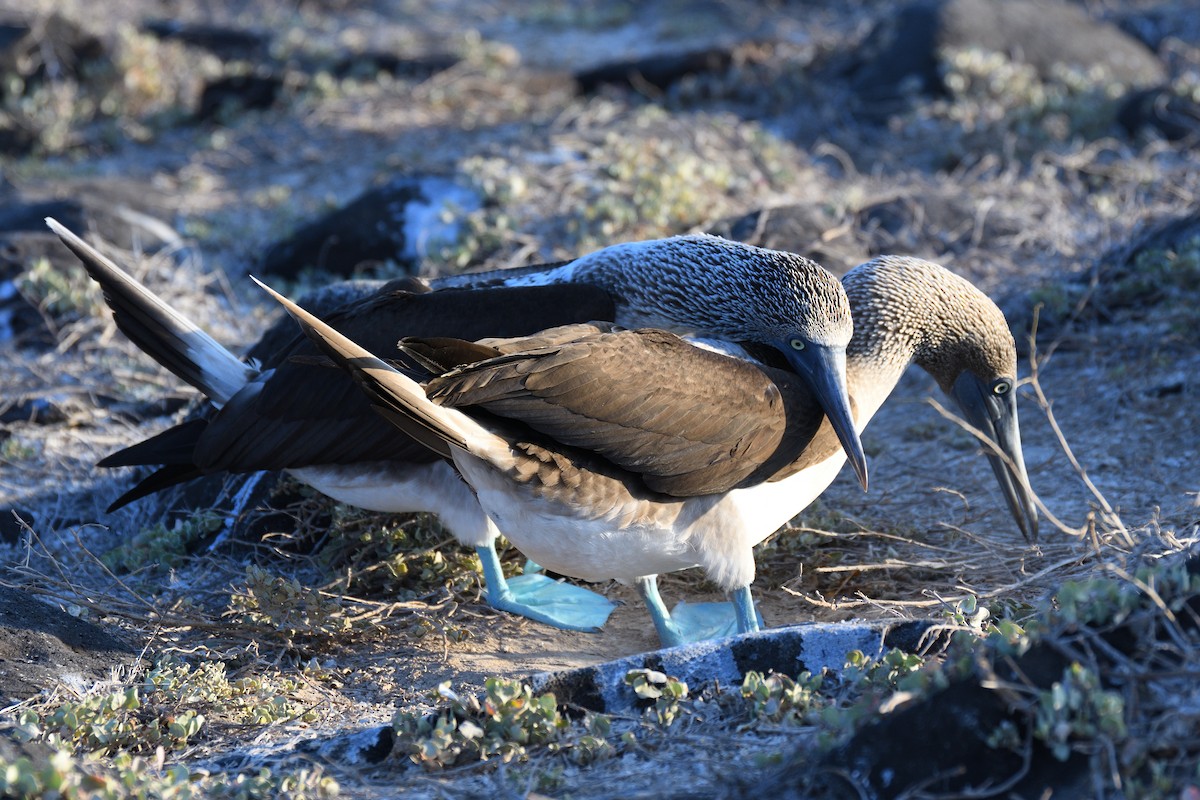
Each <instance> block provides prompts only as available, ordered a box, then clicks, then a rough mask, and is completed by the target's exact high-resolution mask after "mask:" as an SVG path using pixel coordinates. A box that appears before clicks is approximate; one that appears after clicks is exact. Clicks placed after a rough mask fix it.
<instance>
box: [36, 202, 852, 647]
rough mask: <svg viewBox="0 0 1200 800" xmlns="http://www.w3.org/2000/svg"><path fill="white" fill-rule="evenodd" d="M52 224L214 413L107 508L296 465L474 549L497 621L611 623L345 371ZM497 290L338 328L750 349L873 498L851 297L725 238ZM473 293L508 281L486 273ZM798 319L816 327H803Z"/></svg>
mask: <svg viewBox="0 0 1200 800" xmlns="http://www.w3.org/2000/svg"><path fill="white" fill-rule="evenodd" d="M51 227H52V228H53V229H54V230H55V232H56V233H58V234H59V236H61V237H62V238H63V241H64V242H65V243H66V244H67V246H68V247H70V248H71V249H72V250H73V251H74V252H75V253H76V255H77V256H78V257H79V258H80V259H81V261H82V262H83V264H84V266H85V267H86V268H87V270H88V272H89V274H91V275H92V277H93V278H95V279H96V280H97V281H98V282H100V284H101V285H102V286H103V288H104V293H105V299H106V301H107V302H108V304H109V306H110V307H111V308H112V310H113V313H114V318H115V320H116V322H117V325H118V327H119V328H120V329H121V330H122V331H123V332H124V333H125V334H126V335H127V336H128V337H129V338H130V339H131V340H132V341H133V342H134V343H135V344H137V345H138V346H139V347H140V348H141V349H143V350H144V351H145V352H147V353H148V354H149V355H151V356H152V357H154V358H155V359H156V360H157V361H158V362H159V363H160V364H162V365H163V366H165V367H166V368H167V369H169V370H171V371H172V372H174V373H175V374H176V375H178V376H179V377H180V378H182V379H183V380H185V381H187V382H188V383H190V384H191V385H193V386H195V387H196V388H198V389H200V391H202V392H204V394H205V395H206V396H207V397H208V398H209V399H210V400H211V401H212V405H213V407H214V408H213V410H212V412H211V413H209V414H207V415H206V416H205V417H204V418H202V419H195V420H190V421H188V422H185V423H183V424H182V425H179V426H176V427H175V428H172V429H169V430H167V431H165V432H164V433H162V434H159V435H158V436H155V437H152V438H151V439H148V440H146V441H145V442H142V443H140V444H137V445H134V446H132V447H130V448H126V449H125V450H123V451H120V452H119V453H116V454H114V455H113V456H110V457H108V458H106V459H105V460H103V461H102V462H101V464H102V465H104V466H132V465H143V464H144V465H161V466H160V468H159V469H158V470H157V471H156V472H154V473H153V474H151V475H150V476H149V477H147V478H145V479H144V480H143V481H142V482H140V483H139V484H138V485H137V486H135V487H134V488H133V489H132V490H131V491H129V492H127V493H126V494H125V495H123V496H122V497H121V498H119V499H118V500H117V501H116V503H114V504H113V507H117V506H120V505H122V504H124V503H126V502H131V501H132V500H135V499H137V498H139V497H142V496H144V495H146V494H149V493H151V492H154V491H158V490H159V489H162V488H165V487H167V486H170V485H173V484H175V483H179V482H182V481H186V480H190V479H192V478H195V477H198V476H200V475H203V474H208V473H213V472H222V471H227V472H252V471H257V470H262V469H286V470H288V471H290V472H291V473H292V474H293V475H295V476H296V477H297V478H299V479H300V480H301V481H304V482H305V483H308V484H309V485H311V486H313V487H314V488H316V489H318V490H320V491H322V492H323V493H325V494H327V495H329V496H331V497H333V498H335V499H337V500H340V501H343V502H346V503H350V504H353V505H356V506H359V507H363V508H367V509H372V510H378V511H389V512H402V511H428V512H432V513H434V514H437V515H438V516H439V517H440V518H441V519H442V521H443V523H444V524H445V525H446V526H447V528H448V529H449V530H450V531H451V532H452V533H453V534H454V535H455V537H456V538H457V539H459V541H461V542H463V543H464V544H467V545H468V546H472V547H475V548H476V550H477V552H478V553H479V556H480V559H481V561H482V564H483V568H484V574H485V580H486V584H487V589H488V601H489V603H491V604H492V605H493V606H494V607H497V608H500V609H503V610H507V611H511V612H514V613H518V614H523V615H525V616H528V617H530V618H533V619H537V620H539V621H542V622H547V623H549V624H553V625H557V626H559V627H567V628H574V629H585V630H586V629H594V628H596V627H598V626H599V625H600V624H602V623H603V621H604V620H605V619H606V618H607V615H608V613H609V612H610V611H611V609H612V604H611V603H609V602H608V601H607V600H605V599H604V598H602V597H599V596H597V595H595V594H594V593H592V592H588V591H587V590H585V589H582V588H581V587H574V586H571V585H569V584H563V583H559V582H554V581H550V580H549V579H548V578H546V577H545V576H542V575H523V576H519V577H518V578H516V579H513V580H506V579H505V578H504V576H503V574H502V572H501V571H500V565H499V559H498V558H497V556H496V553H495V549H494V545H493V542H494V540H495V537H496V535H497V531H496V527H495V525H494V524H493V523H492V521H491V520H489V519H488V518H487V516H486V515H485V514H484V513H483V511H482V510H481V509H480V507H479V503H478V501H477V500H476V499H475V496H474V494H473V493H472V491H471V489H470V488H469V487H468V486H467V485H466V484H465V483H463V481H462V480H461V478H460V477H459V476H458V475H457V474H456V473H455V471H454V470H453V469H452V468H451V467H450V466H449V464H448V463H447V462H446V461H445V460H443V459H441V458H439V457H438V456H437V455H436V454H434V453H433V452H431V451H430V450H428V449H427V448H424V447H422V446H420V445H418V444H416V443H415V442H414V441H413V440H412V439H411V438H409V437H408V436H406V435H404V434H403V433H401V432H400V431H398V430H397V429H396V428H394V427H393V426H391V425H389V424H388V423H387V422H385V421H384V420H382V419H380V418H379V417H378V416H377V415H375V414H374V413H373V412H372V411H371V409H370V405H369V403H368V402H367V401H366V399H365V398H364V397H363V396H362V395H361V393H360V392H359V391H358V390H357V389H356V388H355V386H354V384H353V382H352V381H351V380H350V379H349V378H348V377H346V376H345V375H344V374H343V373H342V372H341V371H340V370H336V369H333V368H331V367H330V366H327V365H326V366H323V365H321V364H319V363H313V356H314V352H315V351H314V350H313V348H312V345H310V344H309V343H308V342H307V340H306V339H305V338H304V337H303V336H300V335H298V334H297V335H295V338H294V339H293V340H291V341H287V340H286V339H284V340H283V341H285V342H287V343H286V344H284V345H283V346H281V347H278V349H276V350H274V351H273V352H267V353H264V354H263V359H262V363H261V364H250V363H247V362H245V361H243V360H241V359H238V358H237V357H236V356H234V355H233V354H232V353H230V352H229V351H228V350H226V349H225V348H224V347H222V346H221V345H220V344H218V343H217V342H215V341H214V340H213V339H212V338H211V337H209V336H207V335H206V334H205V333H204V332H203V331H202V330H201V329H200V328H199V326H197V325H195V324H194V323H192V322H190V321H189V320H187V319H186V318H185V317H184V316H183V315H182V314H180V313H179V312H177V311H175V310H174V309H172V308H171V307H170V306H169V305H167V304H166V303H165V302H163V301H162V300H161V299H160V298H158V297H156V296H155V295H154V294H153V293H152V292H150V291H149V290H148V289H147V288H146V287H144V286H142V285H141V284H140V283H138V282H137V281H135V280H134V279H133V278H132V277H130V276H129V275H128V274H126V273H125V272H124V271H123V270H121V269H120V268H118V267H117V266H116V265H114V264H112V262H111V261H109V260H108V259H107V258H105V257H104V256H102V255H101V254H100V253H98V252H96V251H95V249H94V248H92V247H90V246H89V245H87V244H86V243H85V242H83V241H82V240H80V239H79V238H78V237H76V236H74V235H73V234H71V233H70V232H69V231H67V230H66V229H65V228H63V227H62V226H61V225H58V224H57V223H53V222H52V223H51ZM814 276H816V280H815V283H814V282H813V281H814ZM503 278H504V280H517V281H518V282H519V283H520V284H521V285H519V286H515V287H503V286H496V287H495V288H491V289H488V290H487V291H437V292H431V293H413V292H407V291H397V290H394V289H385V290H381V291H380V292H379V293H377V294H375V295H373V296H370V297H367V298H365V299H362V300H359V301H356V302H353V303H350V304H349V305H347V306H345V307H344V308H342V309H340V310H339V311H337V312H334V313H333V314H331V315H330V316H329V317H328V319H329V321H330V323H331V324H333V325H334V326H336V327H337V328H338V329H339V330H341V331H343V332H344V333H346V334H347V335H349V336H351V337H352V338H355V339H361V340H362V341H363V342H364V343H366V344H367V345H368V346H369V347H371V348H372V349H374V350H376V351H378V352H393V351H394V345H395V341H396V339H397V338H398V336H399V335H400V332H403V333H407V334H416V335H421V336H454V337H459V338H462V337H466V338H468V339H475V338H479V337H481V336H493V337H494V336H516V335H521V334H528V333H533V332H535V331H538V330H541V329H542V328H545V327H547V326H551V325H558V324H562V323H565V322H572V321H584V320H591V319H605V320H615V321H616V322H618V323H620V324H622V325H626V326H630V325H645V324H652V325H657V326H661V327H670V328H672V329H675V330H680V331H689V332H697V333H700V334H703V335H707V336H711V337H715V338H725V339H730V338H734V339H736V338H737V337H739V336H747V335H748V336H750V337H751V339H753V341H754V343H755V344H756V346H760V347H765V348H767V349H771V350H774V351H775V352H777V353H782V355H780V356H779V357H780V359H781V360H782V361H783V363H785V364H788V365H790V367H789V368H794V369H798V370H802V371H804V372H805V374H806V375H807V376H808V378H809V379H810V380H811V381H812V382H813V385H814V386H815V387H816V391H817V393H818V394H819V395H820V396H822V397H823V398H825V402H826V404H827V405H828V407H829V408H828V410H829V413H830V414H831V416H832V418H834V419H835V420H836V421H837V425H836V426H835V427H836V428H837V430H839V431H840V434H839V435H840V436H841V437H842V439H843V440H844V442H845V446H846V447H847V448H849V451H850V453H851V456H852V461H853V463H854V464H855V469H856V470H857V471H858V473H859V475H860V478H861V479H862V480H863V482H864V484H865V480H866V469H865V459H864V456H863V454H862V448H861V445H860V444H859V442H858V439H857V434H856V433H855V432H854V428H853V425H852V424H851V418H850V412H849V408H848V401H847V400H846V393H845V387H844V377H843V376H844V366H843V365H844V345H845V340H847V339H848V338H849V322H848V315H847V312H846V303H845V297H844V294H843V293H842V291H841V289H840V287H838V286H837V284H836V282H835V281H833V279H832V278H831V277H830V276H828V274H827V273H824V271H823V270H820V268H819V267H817V266H816V265H815V264H813V263H812V262H810V261H807V260H805V259H802V258H800V257H798V256H794V255H791V254H787V253H781V252H777V251H770V250H763V249H760V248H754V247H749V246H746V245H742V244H738V243H736V242H727V241H725V240H721V239H717V238H715V237H707V236H682V237H674V238H671V239H664V240H657V241H650V242H637V243H629V244H622V245H616V246H613V247H608V248H605V249H603V250H600V251H597V252H595V253H592V254H589V255H587V256H583V257H581V258H578V259H575V260H574V261H572V262H568V263H566V264H564V265H559V266H556V267H553V268H550V269H546V268H542V269H519V270H514V271H506V272H505V273H504V274H503ZM472 281H491V282H492V283H493V284H498V283H502V281H499V280H497V279H496V278H495V277H489V276H488V275H483V276H474V277H473V278H472ZM453 282H454V281H453V279H451V280H450V281H447V283H453ZM437 283H438V282H435V285H436V284H437ZM810 283H812V284H813V286H810V285H809V284H810ZM814 286H816V287H817V288H818V289H819V290H816V289H814V288H813V287H814ZM764 303H774V304H775V305H776V306H778V308H779V312H778V313H776V314H775V318H776V319H777V324H775V325H774V326H773V327H769V328H768V327H766V326H764V325H762V324H758V323H754V324H750V325H749V327H747V322H750V323H753V322H754V320H753V318H754V316H755V314H756V313H757V310H758V309H759V308H761V306H762V304H764ZM759 316H760V317H761V316H762V315H759ZM800 317H810V318H811V320H810V322H812V323H814V324H810V325H809V327H808V328H803V329H802V328H801V327H799V323H798V322H797V321H796V320H797V319H798V318H800ZM825 317H828V318H829V320H830V321H833V320H835V319H836V325H834V328H836V330H834V328H828V329H826V328H822V327H820V326H819V325H816V324H815V322H816V320H818V319H824V318H825ZM831 324H832V323H831ZM747 331H749V333H747ZM718 605H721V606H722V607H723V608H725V609H728V606H727V605H723V604H718ZM692 608H693V610H694V611H708V612H712V611H715V610H716V609H715V608H713V607H707V606H701V607H699V608H697V607H692ZM717 616H720V615H719V614H718V615H717ZM689 635H693V636H700V635H703V634H702V633H695V634H689Z"/></svg>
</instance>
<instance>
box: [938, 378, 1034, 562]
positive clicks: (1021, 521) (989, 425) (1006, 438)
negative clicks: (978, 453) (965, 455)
mask: <svg viewBox="0 0 1200 800" xmlns="http://www.w3.org/2000/svg"><path fill="white" fill-rule="evenodd" d="M953 394H954V399H955V400H956V401H957V402H958V407H959V409H961V410H962V412H963V416H964V417H965V418H966V420H967V422H969V423H971V424H972V425H974V426H975V427H976V428H978V429H979V430H980V431H982V432H983V433H984V434H986V435H987V437H988V438H989V439H991V440H992V441H993V442H994V443H995V444H996V447H997V449H999V451H1000V452H1001V453H1004V455H1005V456H1007V460H1006V459H1005V458H1002V457H1001V456H999V455H997V454H996V453H991V452H989V453H988V454H987V457H988V461H990V462H991V464H992V471H993V472H995V473H996V480H997V481H999V482H1000V490H1001V491H1002V492H1004V499H1005V501H1007V503H1008V510H1009V511H1010V512H1012V515H1013V519H1015V520H1016V522H1017V527H1018V528H1020V529H1021V535H1022V536H1024V537H1025V539H1026V540H1027V541H1030V542H1036V541H1037V535H1038V519H1037V507H1036V506H1035V505H1034V501H1033V492H1032V490H1031V489H1030V488H1029V475H1028V474H1027V473H1026V472H1025V457H1024V455H1022V453H1021V428H1020V426H1019V425H1018V424H1017V393H1016V391H1015V390H1013V389H1008V390H1007V391H1006V392H1005V393H1004V394H996V393H995V392H994V391H992V387H990V386H988V385H986V384H985V383H984V382H983V381H982V380H980V379H979V378H978V377H976V376H975V375H972V374H971V373H970V372H963V373H962V374H961V375H959V376H958V380H956V381H955V382H954V390H953Z"/></svg>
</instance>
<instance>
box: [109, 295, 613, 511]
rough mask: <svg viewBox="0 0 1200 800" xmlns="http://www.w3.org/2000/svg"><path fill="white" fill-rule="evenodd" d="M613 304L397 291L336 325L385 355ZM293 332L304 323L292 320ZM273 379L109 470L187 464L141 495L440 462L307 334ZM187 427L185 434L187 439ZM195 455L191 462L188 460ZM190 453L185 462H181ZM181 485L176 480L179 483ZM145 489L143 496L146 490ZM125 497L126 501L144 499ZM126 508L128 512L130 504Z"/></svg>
mask: <svg viewBox="0 0 1200 800" xmlns="http://www.w3.org/2000/svg"><path fill="white" fill-rule="evenodd" d="M612 315H613V305H612V300H611V299H610V298H609V296H608V295H607V293H605V292H604V291H603V290H601V289H598V288H596V287H593V286H586V285H555V286H539V287H523V288H513V289H508V288H505V289H493V290H489V291H486V292H484V291H469V290H446V291H441V292H436V293H423V294H419V293H412V292H407V291H395V290H387V291H381V292H380V293H378V294H376V295H373V296H371V297H369V298H367V299H365V300H363V301H359V302H356V303H352V304H350V305H349V306H346V307H344V308H342V309H340V310H338V311H335V312H333V313H331V314H329V315H328V316H327V318H326V319H327V321H328V322H329V323H330V324H331V325H333V326H334V327H336V328H337V329H338V330H340V331H342V332H343V333H345V334H346V335H348V336H351V337H356V338H358V339H360V340H362V341H365V342H369V345H368V346H370V347H371V348H373V349H374V350H375V351H377V352H380V353H396V354H397V355H399V352H398V351H397V339H398V338H399V336H400V335H403V334H406V333H411V334H416V335H419V336H459V337H463V338H482V337H484V336H496V335H499V336H505V337H511V336H518V335H522V334H526V333H530V332H533V331H536V330H538V329H539V328H541V327H543V326H546V325H557V324H561V323H566V322H572V321H575V320H579V319H590V318H600V319H603V318H605V317H611V316H612ZM287 324H289V325H292V324H294V323H292V322H291V320H287ZM263 367H264V371H263V373H262V374H260V375H259V376H258V378H256V379H255V380H252V381H251V382H250V383H248V384H247V385H246V387H245V388H244V389H243V390H242V391H240V392H238V393H237V394H236V395H235V396H234V397H232V398H231V399H230V400H229V401H228V402H227V403H226V404H225V406H224V407H223V408H222V409H220V410H219V411H217V412H216V413H214V414H212V415H211V416H210V417H208V418H207V419H204V420H192V421H190V422H187V423H184V424H183V425H182V426H177V428H174V429H171V431H170V432H168V433H171V435H170V436H166V435H165V434H160V436H159V437H154V438H152V439H150V440H147V441H146V442H142V443H140V444H138V445H134V446H133V447H131V448H127V449H126V450H123V451H120V452H119V453H115V454H113V455H112V456H109V457H108V458H107V459H105V461H104V462H102V463H104V464H105V465H106V466H116V465H134V464H164V465H176V466H178V465H180V464H184V463H190V464H191V465H192V467H193V468H194V469H193V470H192V471H190V472H188V471H181V470H179V469H171V470H169V471H168V474H161V475H160V474H159V473H155V474H154V475H152V476H151V477H150V478H147V479H146V481H144V482H143V484H146V483H147V482H150V481H153V487H154V488H147V489H146V490H145V491H142V492H140V493H138V494H137V495H136V496H138V497H140V496H144V495H145V494H148V493H150V492H153V491H158V490H159V489H162V488H166V487H167V486H170V485H172V484H173V483H178V482H181V481H184V480H189V479H191V478H193V477H197V476H198V475H200V474H205V473H211V472H218V471H222V470H225V471H230V472H253V471H256V470H261V469H287V468H295V467H305V466H314V465H318V464H330V465H332V464H353V463H361V462H370V461H382V460H389V459H397V460H408V461H412V462H418V463H419V462H426V461H430V460H433V459H434V458H436V456H435V455H434V454H433V453H431V452H430V451H429V450H428V449H427V448H425V447H422V446H421V445H420V444H418V443H416V442H414V441H412V440H411V439H410V438H409V437H407V436H405V435H404V434H403V433H402V432H400V431H398V430H397V429H396V428H395V426H393V425H391V424H390V423H388V422H387V421H386V420H384V419H382V418H380V417H379V415H378V414H376V413H375V412H374V411H373V410H372V409H371V404H370V401H369V400H368V398H367V397H365V396H364V395H363V393H362V392H361V391H360V390H359V389H358V388H357V387H356V386H355V385H354V382H353V380H351V378H350V377H349V376H348V375H346V373H345V372H343V371H342V370H340V369H338V368H336V367H335V366H333V365H332V364H328V363H325V359H324V358H323V357H322V356H320V354H319V352H318V350H317V349H316V347H315V346H314V345H312V343H311V342H309V340H308V339H307V338H305V337H304V336H303V334H298V335H296V336H295V337H293V338H292V340H291V341H290V342H289V343H288V344H287V346H285V348H284V349H283V350H281V351H279V352H276V353H274V354H271V355H270V356H269V357H267V358H264V364H263ZM181 428H182V430H180V429H181ZM189 449H190V461H189V460H188V454H189ZM181 454H182V455H181ZM172 477H174V478H175V479H174V480H171V478H172ZM143 484H139V486H138V487H136V488H135V492H131V493H130V495H134V494H135V493H136V490H140V489H143ZM127 498H128V499H126V498H122V500H124V501H125V502H128V501H129V500H131V499H136V497H132V496H128V495H127ZM122 504H123V503H122Z"/></svg>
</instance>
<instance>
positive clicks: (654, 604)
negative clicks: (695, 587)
mask: <svg viewBox="0 0 1200 800" xmlns="http://www.w3.org/2000/svg"><path fill="white" fill-rule="evenodd" d="M638 592H639V593H640V594H641V595H642V600H643V601H644V602H645V603H646V608H647V610H649V612H650V618H651V619H652V620H654V627H655V629H656V630H658V638H659V639H660V640H661V641H662V645H663V647H674V646H675V645H679V644H685V643H687V642H702V641H704V640H706V639H720V638H722V637H725V636H734V635H736V634H739V633H750V632H752V631H757V630H759V628H760V627H761V626H762V619H761V618H760V617H759V616H758V612H757V611H756V610H755V608H754V597H753V596H752V595H751V594H750V587H749V586H743V587H741V588H739V589H736V590H734V592H733V594H732V597H733V602H732V603H680V604H679V605H677V606H675V610H674V611H671V612H668V611H667V607H666V605H665V604H664V603H663V600H662V595H660V594H659V593H658V578H657V577H656V576H650V577H647V578H639V579H638Z"/></svg>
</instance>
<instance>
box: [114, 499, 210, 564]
mask: <svg viewBox="0 0 1200 800" xmlns="http://www.w3.org/2000/svg"><path fill="white" fill-rule="evenodd" d="M221 524H222V520H221V517H220V516H218V515H217V514H215V513H213V512H211V511H198V512H196V513H194V514H192V515H191V516H189V517H188V518H187V519H185V520H181V521H179V522H176V523H175V524H174V525H172V526H171V527H169V528H168V527H167V524H166V523H165V522H156V523H155V524H154V525H151V526H149V527H146V528H142V529H141V530H140V531H138V533H137V534H135V535H134V537H133V538H132V539H130V540H129V541H128V542H125V543H124V544H120V545H118V546H117V547H114V548H113V549H112V550H109V551H108V552H107V553H105V554H104V556H103V557H102V558H101V560H102V561H103V562H104V563H105V565H106V566H108V568H109V569H112V570H118V571H120V570H125V571H128V572H133V571H135V570H139V569H143V568H149V569H150V570H151V572H152V573H161V572H165V571H166V570H168V569H174V568H175V567H178V566H179V565H181V564H182V563H183V562H184V559H186V558H187V555H188V553H189V552H190V550H191V548H192V547H193V546H194V545H195V544H196V543H197V542H199V541H201V540H203V539H204V538H205V537H206V536H208V535H210V534H212V533H215V532H216V531H218V530H219V529H220V528H221Z"/></svg>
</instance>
